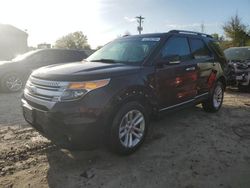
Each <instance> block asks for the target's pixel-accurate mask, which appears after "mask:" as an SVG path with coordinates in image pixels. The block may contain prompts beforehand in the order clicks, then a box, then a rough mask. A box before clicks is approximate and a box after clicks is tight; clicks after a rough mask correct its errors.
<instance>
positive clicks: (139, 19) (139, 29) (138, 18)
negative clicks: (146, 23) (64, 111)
mask: <svg viewBox="0 0 250 188" xmlns="http://www.w3.org/2000/svg"><path fill="white" fill-rule="evenodd" d="M135 18H136V19H137V22H138V24H139V26H138V27H137V30H138V32H139V35H140V34H141V32H142V30H143V27H142V23H143V20H144V19H145V18H144V17H142V16H136V17H135Z"/></svg>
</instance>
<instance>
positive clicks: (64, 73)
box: [32, 61, 140, 81]
mask: <svg viewBox="0 0 250 188" xmlns="http://www.w3.org/2000/svg"><path fill="white" fill-rule="evenodd" d="M139 70H140V66H131V65H125V64H120V63H116V64H109V63H102V62H87V61H82V62H76V63H68V64H57V65H50V66H46V67H42V68H40V69H37V70H36V71H34V72H33V73H32V76H33V77H36V78H41V79H45V80H55V81H82V80H83V81H84V80H98V79H103V78H111V77H116V76H121V75H126V74H132V73H136V72H138V71H139Z"/></svg>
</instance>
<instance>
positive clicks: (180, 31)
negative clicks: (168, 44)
mask: <svg viewBox="0 0 250 188" xmlns="http://www.w3.org/2000/svg"><path fill="white" fill-rule="evenodd" d="M169 33H180V34H189V35H199V36H203V37H208V38H213V37H212V36H211V35H208V34H205V33H199V32H195V31H185V30H171V31H169Z"/></svg>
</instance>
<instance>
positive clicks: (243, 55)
mask: <svg viewBox="0 0 250 188" xmlns="http://www.w3.org/2000/svg"><path fill="white" fill-rule="evenodd" d="M225 56H226V58H227V59H228V60H240V61H246V60H250V48H233V49H227V50H225Z"/></svg>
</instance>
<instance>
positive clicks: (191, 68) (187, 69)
mask: <svg viewBox="0 0 250 188" xmlns="http://www.w3.org/2000/svg"><path fill="white" fill-rule="evenodd" d="M194 70H195V67H188V68H186V71H194Z"/></svg>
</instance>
